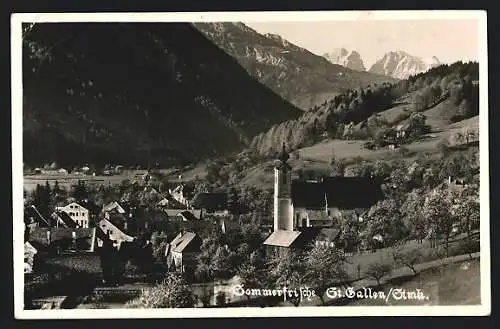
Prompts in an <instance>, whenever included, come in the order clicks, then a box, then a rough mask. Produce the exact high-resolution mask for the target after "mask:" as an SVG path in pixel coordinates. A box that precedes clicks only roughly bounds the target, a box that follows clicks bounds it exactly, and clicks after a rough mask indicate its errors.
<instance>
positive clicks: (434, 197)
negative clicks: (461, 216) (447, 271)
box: [423, 191, 454, 257]
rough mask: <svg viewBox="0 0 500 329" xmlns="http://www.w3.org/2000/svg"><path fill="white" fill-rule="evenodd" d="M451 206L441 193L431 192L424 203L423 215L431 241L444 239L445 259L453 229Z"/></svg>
mask: <svg viewBox="0 0 500 329" xmlns="http://www.w3.org/2000/svg"><path fill="white" fill-rule="evenodd" d="M450 208H451V204H450V202H449V200H447V199H446V198H445V197H444V195H443V193H440V192H439V191H433V192H431V194H430V196H428V197H427V199H426V200H425V202H424V208H423V215H424V217H425V218H426V219H427V227H429V228H430V232H431V237H432V238H433V239H435V240H436V239H440V238H441V239H444V240H445V250H446V257H448V255H449V239H450V235H451V230H452V227H453V222H454V217H453V216H452V214H451V210H450Z"/></svg>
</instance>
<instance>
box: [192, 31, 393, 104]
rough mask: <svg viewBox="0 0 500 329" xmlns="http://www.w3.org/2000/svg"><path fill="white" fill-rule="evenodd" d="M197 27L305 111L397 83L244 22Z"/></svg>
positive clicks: (259, 77)
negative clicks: (373, 87)
mask: <svg viewBox="0 0 500 329" xmlns="http://www.w3.org/2000/svg"><path fill="white" fill-rule="evenodd" d="M194 25H195V27H196V28H197V29H199V30H200V31H201V32H202V33H203V34H204V35H205V36H206V37H207V38H209V39H210V40H212V41H213V42H214V43H215V44H216V45H218V46H219V47H220V48H221V49H223V50H224V51H225V52H226V53H228V54H229V55H231V56H232V57H234V58H235V59H236V60H237V61H238V63H240V64H241V66H243V67H244V68H245V69H246V70H247V72H248V73H249V74H250V75H251V76H252V77H254V78H255V79H256V80H258V81H259V82H261V83H262V84H264V85H266V86H267V87H269V88H270V89H271V90H273V91H274V92H275V93H277V94H278V95H280V96H281V97H283V98H284V99H286V100H287V101H289V102H291V103H292V104H294V105H296V106H297V107H299V108H301V109H303V110H309V109H310V108H312V107H314V106H316V105H320V104H322V103H324V102H325V101H326V100H328V99H330V98H332V97H334V96H335V95H338V94H341V93H343V92H345V91H346V90H348V89H351V88H358V87H364V86H367V85H369V84H371V83H383V82H391V81H394V79H393V78H392V77H388V76H384V75H381V74H377V73H371V72H360V71H357V70H353V69H351V68H349V67H345V66H342V65H339V64H338V63H335V64H333V63H331V62H329V61H328V60H327V59H325V58H324V57H323V56H318V55H315V54H313V53H311V52H310V51H308V50H307V49H304V48H301V47H298V46H297V45H294V44H293V43H291V42H289V41H288V40H286V39H284V38H282V37H281V36H279V35H276V34H260V33H258V32H257V31H255V30H253V29H252V28H250V27H248V26H247V25H245V24H243V23H238V22H224V23H194Z"/></svg>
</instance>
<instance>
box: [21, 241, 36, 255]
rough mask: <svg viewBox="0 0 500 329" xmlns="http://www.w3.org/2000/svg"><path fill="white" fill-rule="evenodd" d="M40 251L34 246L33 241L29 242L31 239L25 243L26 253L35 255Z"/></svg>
mask: <svg viewBox="0 0 500 329" xmlns="http://www.w3.org/2000/svg"><path fill="white" fill-rule="evenodd" d="M37 252H38V250H36V248H35V247H33V245H32V244H31V243H29V241H26V242H25V243H24V254H25V255H26V254H30V255H34V254H36V253H37Z"/></svg>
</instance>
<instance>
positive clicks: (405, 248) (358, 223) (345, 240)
mask: <svg viewBox="0 0 500 329" xmlns="http://www.w3.org/2000/svg"><path fill="white" fill-rule="evenodd" d="M289 158H290V155H289V153H288V152H287V150H286V145H283V146H282V150H281V152H280V153H279V154H278V155H277V159H276V161H275V166H274V189H273V194H272V197H271V198H270V199H267V198H265V197H264V199H265V200H264V202H265V203H267V206H266V205H262V206H260V205H259V206H258V208H261V209H260V210H261V211H260V212H259V211H256V210H255V209H254V210H253V211H251V212H250V213H246V214H244V213H242V211H241V208H242V206H244V205H242V204H241V203H242V202H243V203H244V202H245V201H241V200H240V202H239V203H238V202H236V204H235V201H234V198H235V196H234V195H233V193H234V191H227V192H220V191H219V192H200V191H197V190H196V186H193V185H192V184H189V183H184V182H182V181H181V179H180V178H181V177H179V181H177V182H173V183H172V184H171V187H170V188H165V184H161V183H160V179H159V178H158V176H159V174H158V173H157V171H155V170H149V171H148V172H147V173H146V174H144V175H142V176H141V177H140V178H138V179H136V180H134V181H132V182H126V183H125V182H124V183H123V184H121V185H116V186H111V185H109V186H107V187H103V186H101V187H100V188H98V189H97V190H94V191H95V193H96V194H97V195H92V192H91V190H92V188H91V187H88V186H86V185H85V183H84V182H83V181H79V182H78V183H77V184H75V185H74V186H73V187H72V189H71V191H70V193H69V194H68V193H65V191H64V189H63V188H61V187H59V186H57V184H56V185H55V186H53V187H52V188H51V187H50V186H49V185H48V183H47V184H46V186H45V187H44V186H40V185H39V186H37V189H36V190H35V191H34V192H33V193H32V196H31V199H30V197H26V198H27V199H30V200H26V199H25V214H24V222H25V251H24V252H25V280H26V281H25V287H26V289H27V291H26V292H25V303H27V307H28V308H75V307H84V308H85V307H91V308H92V307H98V308H99V307H105V306H102V305H104V304H103V303H104V302H102V301H106V300H111V304H110V305H112V306H113V307H115V306H117V305H121V306H118V307H123V305H133V304H134V303H137V300H141V298H145V297H141V294H144V293H143V290H144V289H147V288H151V289H154V287H155V285H157V284H165V282H166V281H165V278H166V277H170V275H171V274H172V273H175V275H176V277H178V278H180V280H182V281H180V282H182V283H179V282H174V283H169V284H170V285H173V286H175V287H177V286H178V285H181V287H184V288H183V289H188V290H189V291H190V293H191V294H192V295H193V296H195V297H193V301H192V302H188V303H187V304H186V305H188V306H198V307H214V306H217V305H219V306H220V305H234V306H236V305H238V306H241V305H243V306H244V305H253V304H252V303H260V304H259V305H266V303H271V304H268V305H274V304H273V303H277V302H278V301H277V300H276V299H274V300H272V301H269V300H267V299H265V300H262V298H261V297H259V298H260V299H259V298H257V299H255V300H252V299H250V298H244V297H242V296H241V295H240V296H237V295H235V294H234V293H232V291H231V287H234V286H235V285H237V284H240V285H241V284H245V285H246V286H250V287H253V288H266V289H269V288H276V287H282V286H283V285H284V286H285V287H287V286H288V287H290V286H292V287H293V286H295V288H297V289H302V287H303V286H311V284H318V286H319V287H320V289H323V290H326V289H327V287H328V284H345V283H346V282H355V281H358V280H361V279H366V278H370V277H371V278H373V279H375V280H376V282H377V285H379V284H380V280H382V278H384V277H385V278H387V279H388V278H389V277H390V273H391V272H394V271H395V270H397V269H398V268H401V267H405V266H406V267H408V268H410V269H412V271H415V266H417V264H419V263H424V262H425V261H432V260H435V259H440V258H443V259H445V258H447V257H450V256H453V254H455V255H460V254H467V253H468V254H470V255H471V256H470V257H472V254H473V253H474V252H475V250H476V249H475V247H474V246H475V244H476V243H477V240H476V238H477V233H478V222H479V216H478V208H477V209H476V208H474V207H472V209H467V211H468V212H467V213H466V214H465V215H464V213H463V212H464V211H465V210H466V209H463V207H464V206H465V207H468V206H470V205H471V204H473V205H477V204H476V203H474V202H476V201H473V200H472V199H471V197H470V194H471V193H472V196H473V198H475V197H474V195H475V193H474V192H473V191H474V185H470V186H469V185H468V184H465V185H464V183H463V182H462V181H460V180H459V181H457V182H456V183H454V182H452V180H451V178H450V179H449V180H448V182H447V184H445V186H446V189H447V190H449V191H451V190H452V189H453V190H454V191H456V190H457V189H458V190H459V191H460V192H459V194H465V195H467V196H465V197H464V198H465V199H466V200H468V201H467V202H464V200H465V199H463V198H462V199H460V200H459V201H458V200H457V203H458V205H457V206H452V207H451V208H453V207H454V208H457V207H458V208H460V209H459V211H461V213H459V214H458V215H456V216H462V217H463V216H467V218H466V220H467V221H469V222H467V223H466V225H465V226H464V225H463V220H455V221H451V220H450V221H447V222H446V223H444V224H442V225H441V224H440V226H439V227H438V226H435V224H434V223H431V226H430V227H428V228H427V229H426V228H425V227H414V228H413V229H414V231H415V232H409V231H408V228H404V227H396V226H398V225H400V224H398V223H399V222H398V220H397V219H395V218H392V217H393V216H397V215H395V213H391V211H392V212H395V211H396V210H395V209H393V206H394V205H392V204H391V203H390V202H388V200H387V199H386V198H385V196H384V193H387V192H384V191H383V186H384V184H385V183H387V182H384V180H382V179H380V178H377V177H369V176H368V177H343V176H331V177H322V178H321V179H315V180H311V179H293V178H292V171H293V168H292V167H291V166H290V164H289V162H288V160H289ZM450 184H451V185H450ZM386 185H387V184H386ZM452 187H453V188H452ZM471 188H472V190H471ZM44 189H45V190H44ZM44 191H45V192H44ZM111 191H114V192H115V193H114V194H113V192H111ZM464 191H465V192H464ZM471 191H472V192H471ZM360 192H361V193H360ZM44 193H45V194H44ZM436 193H437V194H436ZM436 193H434V195H436V196H439V194H440V193H439V192H436ZM115 196H120V197H119V198H118V197H116V198H115ZM270 196H271V195H270ZM44 199H45V201H46V202H44ZM50 200H52V201H50ZM474 200H475V199H474ZM427 201H428V198H427V199H426V202H427ZM436 202H437V203H436ZM439 202H442V200H439V199H436V200H434V203H436V204H434V205H433V206H435V207H439ZM471 202H472V203H471ZM469 208H470V207H469ZM475 210H477V213H476V212H474V211H475ZM429 211H430V212H428V214H429V216H432V215H433V212H436V211H437V213H435V214H434V215H435V216H437V217H439V216H442V215H443V214H440V213H439V210H436V209H430V210H429ZM445 215H446V214H445ZM437 217H436V220H437ZM452 217H453V216H452ZM377 221H378V223H377ZM391 223H392V224H391ZM366 225H368V226H366ZM373 225H375V227H372V226H373ZM377 225H378V226H380V225H382V226H380V227H377ZM387 225H390V226H391V225H392V226H394V227H388V226H387ZM422 225H423V224H422ZM441 226H445V227H446V229H445V231H443V228H442V227H441ZM438 230H440V232H439V234H437V233H438V232H437V231H438ZM367 232H368V234H367ZM418 232H420V234H419V235H418V234H415V233H418ZM473 237H476V238H473ZM471 238H473V240H474V241H476V242H474V246H472V245H471V243H472V242H471ZM439 246H442V248H438V247H439ZM450 246H452V247H451V249H450ZM450 250H452V251H450ZM453 250H454V251H453ZM439 251H441V253H439ZM444 251H445V252H446V255H444V254H443V252H444ZM471 259H472V258H471ZM283 267H285V268H283ZM307 267H310V268H307ZM73 272H74V273H73ZM415 273H416V271H415ZM75 280H76V281H75ZM51 281H53V282H51ZM174 281H175V280H174ZM315 281H317V282H315ZM76 282H79V283H80V284H81V289H76V290H75V289H74V285H75V283H76ZM162 282H163V283H162ZM54 284H55V285H57V286H58V289H53V288H50V287H53V285H54ZM65 285H69V286H70V287H72V288H71V289H69V290H67V291H65V289H64V286H65ZM167 288H168V287H167ZM179 289H181V288H179ZM49 291H50V293H48V292H49ZM57 291H60V293H57ZM68 291H70V292H68ZM54 294H56V295H57V296H53V295H54ZM60 295H62V297H61V296H60ZM117 295H120V296H121V297H120V298H118V300H119V301H118V302H116V301H115V299H116V296H117ZM124 296H125V297H124ZM127 296H128V297H127ZM113 303H115V304H113ZM116 303H118V304H116ZM242 303H243V304H242ZM262 303H263V304H262ZM188 306H182V304H181V306H177V307H188ZM125 307H133V306H125ZM138 307H148V305H146V306H145V305H142V306H138ZM166 307H174V306H168V305H167V306H166Z"/></svg>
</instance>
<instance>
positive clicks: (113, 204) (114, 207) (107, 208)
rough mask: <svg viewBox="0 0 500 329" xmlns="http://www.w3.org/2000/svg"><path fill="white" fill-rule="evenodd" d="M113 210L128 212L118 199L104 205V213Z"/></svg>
mask: <svg viewBox="0 0 500 329" xmlns="http://www.w3.org/2000/svg"><path fill="white" fill-rule="evenodd" d="M111 211H115V212H117V213H119V214H125V213H126V211H125V209H124V208H123V207H122V206H121V205H120V204H119V203H118V202H116V201H113V202H110V203H108V204H106V205H104V207H102V212H103V213H107V212H111Z"/></svg>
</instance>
